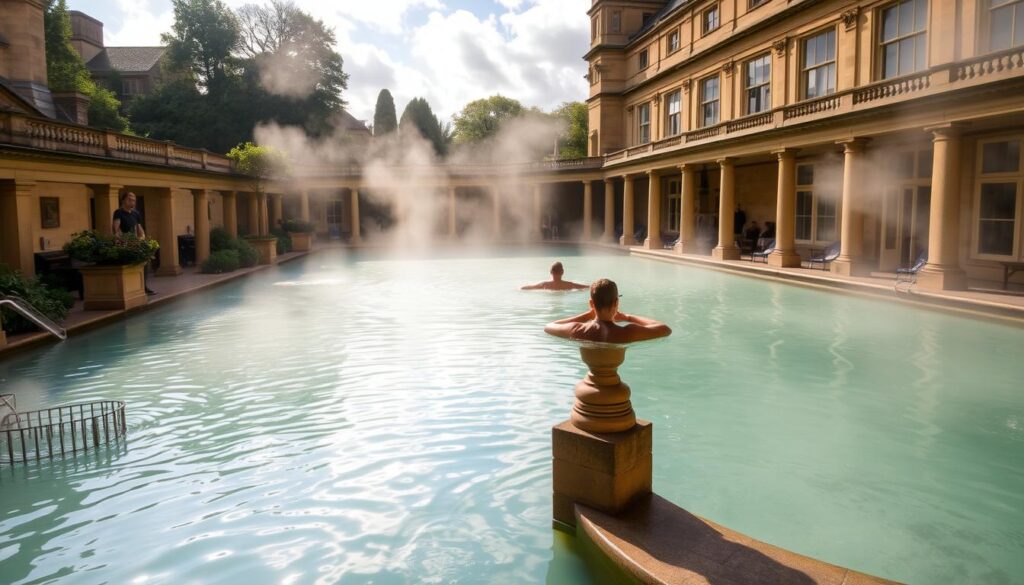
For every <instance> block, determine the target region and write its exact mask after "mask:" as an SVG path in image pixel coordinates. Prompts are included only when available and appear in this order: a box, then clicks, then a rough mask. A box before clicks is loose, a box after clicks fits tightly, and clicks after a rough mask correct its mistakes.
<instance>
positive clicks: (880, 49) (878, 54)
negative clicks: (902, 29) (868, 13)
mask: <svg viewBox="0 0 1024 585" xmlns="http://www.w3.org/2000/svg"><path fill="white" fill-rule="evenodd" d="M904 2H923V3H924V7H925V13H924V20H925V24H924V28H922V29H921V30H919V31H913V32H910V33H908V34H906V35H903V36H900V34H899V20H898V19H899V6H900V5H901V4H903V3H904ZM890 8H896V17H897V25H896V28H897V30H896V36H895V37H893V38H892V39H890V40H888V41H886V40H885V39H884V38H883V35H884V34H885V20H884V16H883V15H884V14H885V11H886V10H888V9H890ZM914 14H915V19H916V14H917V12H916V11H915V12H914ZM876 15H877V19H876V21H877V23H878V25H877V28H878V32H877V34H876V35H875V43H876V44H875V59H876V62H877V63H878V71H877V74H876V75H875V79H877V80H879V81H881V80H884V79H896V78H899V77H903V76H904V75H913V74H915V73H920V72H922V71H927V70H928V62H929V57H930V55H929V54H928V53H929V47H928V32H929V29H928V23H929V21H930V19H931V2H929V0H895V1H894V2H889V3H888V4H885V5H883V6H881V7H879V8H878V10H877V11H876ZM918 37H921V39H920V41H918V40H917V38H918ZM907 39H915V41H914V50H915V53H916V51H917V43H918V42H922V43H924V64H922V65H921V66H920V67H918V66H917V59H916V55H915V59H914V69H913V71H905V72H901V71H899V61H900V58H899V55H898V53H897V57H896V68H897V71H896V73H895V74H894V75H892V76H888V77H887V76H886V73H885V65H886V60H885V49H886V47H887V46H888V45H896V50H897V51H899V46H900V43H901V42H902V41H905V40H907Z"/></svg>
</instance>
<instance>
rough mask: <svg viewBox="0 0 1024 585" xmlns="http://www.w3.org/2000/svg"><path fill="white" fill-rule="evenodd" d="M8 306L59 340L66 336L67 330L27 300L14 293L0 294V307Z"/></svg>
mask: <svg viewBox="0 0 1024 585" xmlns="http://www.w3.org/2000/svg"><path fill="white" fill-rule="evenodd" d="M5 305H6V306H9V307H10V308H11V310H12V311H14V312H15V313H17V314H19V315H21V316H22V317H24V318H26V319H28V320H29V321H31V322H33V323H35V324H36V325H37V326H39V328H40V329H42V330H43V331H46V332H48V333H50V334H52V335H53V336H54V337H57V338H59V339H61V340H64V339H67V338H68V333H67V331H65V330H64V328H63V327H61V326H60V325H57V324H56V323H54V322H53V320H52V319H50V318H49V317H47V316H46V315H44V314H42V313H40V312H39V311H38V310H37V309H36V308H35V307H33V306H32V305H31V304H30V303H29V302H28V301H26V300H25V299H23V298H21V297H17V296H14V295H0V307H3V306H5Z"/></svg>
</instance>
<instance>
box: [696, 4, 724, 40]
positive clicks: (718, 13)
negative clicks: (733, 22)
mask: <svg viewBox="0 0 1024 585" xmlns="http://www.w3.org/2000/svg"><path fill="white" fill-rule="evenodd" d="M711 12H714V13H715V23H714V26H710V27H709V26H708V19H707V15H708V14H710V13H711ZM720 28H722V6H721V4H719V3H718V2H715V3H714V4H712V5H711V6H708V7H707V8H705V9H704V10H701V11H700V36H702V37H705V36H707V35H709V34H711V33H713V32H715V31H716V30H718V29H720Z"/></svg>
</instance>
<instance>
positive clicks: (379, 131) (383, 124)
mask: <svg viewBox="0 0 1024 585" xmlns="http://www.w3.org/2000/svg"><path fill="white" fill-rule="evenodd" d="M397 129H398V116H397V114H396V113H395V99H394V98H393V97H391V92H390V91H388V90H386V89H382V90H380V93H379V94H377V107H376V108H375V109H374V110H373V135H374V136H384V135H385V134H390V133H392V132H394V131H395V130H397Z"/></svg>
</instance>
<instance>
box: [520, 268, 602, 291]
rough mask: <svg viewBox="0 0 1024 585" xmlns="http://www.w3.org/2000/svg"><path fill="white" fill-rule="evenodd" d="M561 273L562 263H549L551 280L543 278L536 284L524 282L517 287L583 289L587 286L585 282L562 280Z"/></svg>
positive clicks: (562, 270)
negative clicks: (543, 279)
mask: <svg viewBox="0 0 1024 585" xmlns="http://www.w3.org/2000/svg"><path fill="white" fill-rule="evenodd" d="M563 274H565V268H563V267H562V263H561V262H555V263H554V264H552V265H551V280H545V281H544V282H538V283H537V284H526V285H523V286H521V287H519V290H583V289H585V288H587V285H585V284H579V283H578V282H571V281H568V280H562V275H563Z"/></svg>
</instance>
